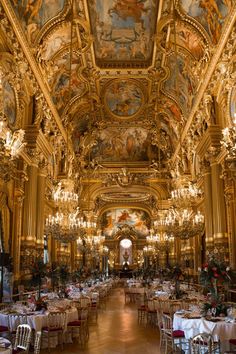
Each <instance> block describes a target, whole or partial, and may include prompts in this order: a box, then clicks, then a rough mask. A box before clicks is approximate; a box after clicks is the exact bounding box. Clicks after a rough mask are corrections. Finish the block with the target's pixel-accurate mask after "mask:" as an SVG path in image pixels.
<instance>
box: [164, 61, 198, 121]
mask: <svg viewBox="0 0 236 354" xmlns="http://www.w3.org/2000/svg"><path fill="white" fill-rule="evenodd" d="M167 66H168V67H169V68H170V75H169V77H168V79H167V80H166V82H165V84H164V90H165V91H166V92H167V93H168V94H170V95H171V96H172V97H174V98H175V99H177V101H179V103H180V106H181V107H182V109H183V112H184V114H186V115H187V114H188V113H189V112H190V110H191V108H192V106H193V102H194V96H195V93H196V82H195V78H194V77H193V75H192V73H191V67H190V65H189V62H188V60H186V58H183V57H182V56H180V55H179V54H178V55H177V57H176V55H170V56H169V57H168V59H167ZM176 112H177V111H176ZM175 116H176V117H177V115H175Z"/></svg>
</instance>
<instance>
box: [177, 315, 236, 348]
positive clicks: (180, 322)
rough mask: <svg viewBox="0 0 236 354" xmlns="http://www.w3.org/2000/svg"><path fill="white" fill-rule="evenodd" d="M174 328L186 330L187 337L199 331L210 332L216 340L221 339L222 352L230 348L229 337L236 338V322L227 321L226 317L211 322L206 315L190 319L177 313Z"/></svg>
mask: <svg viewBox="0 0 236 354" xmlns="http://www.w3.org/2000/svg"><path fill="white" fill-rule="evenodd" d="M173 329H174V330H182V331H184V333H185V337H186V338H187V339H190V338H192V337H194V336H195V335H197V334H199V333H203V332H204V333H210V334H212V335H213V338H214V340H215V341H218V340H220V342H221V344H222V345H221V347H222V352H224V350H228V349H229V345H228V341H229V339H231V338H236V322H234V323H227V322H225V321H224V319H223V320H222V321H219V322H211V321H207V320H206V319H205V318H204V317H201V318H199V319H196V318H195V319H194V318H193V319H188V318H183V317H181V315H179V314H175V315H174V320H173Z"/></svg>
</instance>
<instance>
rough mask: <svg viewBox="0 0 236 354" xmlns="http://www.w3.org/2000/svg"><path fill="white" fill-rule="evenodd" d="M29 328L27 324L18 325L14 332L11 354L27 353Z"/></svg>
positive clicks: (29, 335)
mask: <svg viewBox="0 0 236 354" xmlns="http://www.w3.org/2000/svg"><path fill="white" fill-rule="evenodd" d="M31 331H32V330H31V327H30V326H29V325H27V324H20V325H19V326H18V327H17V330H16V339H15V344H14V349H13V351H12V354H18V353H28V352H29V346H30V339H31Z"/></svg>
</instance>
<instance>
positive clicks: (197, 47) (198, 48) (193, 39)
mask: <svg viewBox="0 0 236 354" xmlns="http://www.w3.org/2000/svg"><path fill="white" fill-rule="evenodd" d="M175 40H176V45H177V46H181V47H183V48H185V49H186V50H187V51H188V52H189V53H191V54H192V56H193V57H194V58H195V59H196V60H199V59H200V58H201V57H202V56H203V54H204V44H203V42H202V40H201V38H200V36H199V34H197V33H196V32H194V30H193V29H192V28H190V27H188V26H187V25H186V23H183V22H178V23H177V26H176V36H175V33H174V30H173V31H172V32H171V41H172V43H173V45H175Z"/></svg>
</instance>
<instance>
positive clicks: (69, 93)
mask: <svg viewBox="0 0 236 354" xmlns="http://www.w3.org/2000/svg"><path fill="white" fill-rule="evenodd" d="M70 65H71V67H70ZM81 66H82V63H81V59H80V58H79V57H78V56H77V55H75V54H74V55H73V56H72V63H71V62H70V53H65V54H64V55H62V56H60V57H58V58H57V59H56V60H55V61H54V68H55V72H54V76H53V77H52V78H51V79H50V81H49V84H50V86H51V88H52V96H53V102H54V103H55V105H56V107H57V110H58V112H59V113H62V112H63V110H64V108H65V107H66V105H67V104H68V102H69V100H71V99H72V98H74V97H76V96H78V97H81V96H82V95H83V94H84V93H85V92H86V90H87V85H86V82H85V80H83V79H82V77H81V76H80V69H81Z"/></svg>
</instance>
